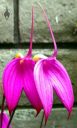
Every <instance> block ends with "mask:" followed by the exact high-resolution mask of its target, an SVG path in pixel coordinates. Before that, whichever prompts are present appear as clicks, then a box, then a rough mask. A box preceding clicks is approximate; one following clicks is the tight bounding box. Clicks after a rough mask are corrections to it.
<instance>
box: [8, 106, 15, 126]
mask: <svg viewBox="0 0 77 128" xmlns="http://www.w3.org/2000/svg"><path fill="white" fill-rule="evenodd" d="M15 110H16V108H15V109H14V111H13V112H12V114H11V115H10V120H9V122H8V125H7V128H9V126H10V124H11V122H12V119H13V116H14V114H15Z"/></svg>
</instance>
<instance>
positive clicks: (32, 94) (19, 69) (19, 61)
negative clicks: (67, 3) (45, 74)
mask: <svg viewBox="0 0 77 128" xmlns="http://www.w3.org/2000/svg"><path fill="white" fill-rule="evenodd" d="M33 11H34V9H33V7H32V27H31V35H30V48H29V51H28V53H27V55H26V56H22V55H21V54H17V55H16V57H15V58H14V59H12V60H11V61H10V62H9V63H8V64H7V65H6V67H5V69H4V72H3V90H4V96H5V99H6V103H7V106H8V109H9V112H10V113H11V112H12V111H13V110H14V109H15V108H16V106H17V104H18V102H19V99H20V96H21V93H22V90H24V92H25V94H26V96H27V97H28V99H29V101H30V103H31V104H32V106H33V107H34V108H35V109H36V110H37V112H39V111H40V110H41V108H42V104H41V101H40V98H39V96H38V93H37V90H36V87H35V82H34V77H33V70H34V66H35V62H34V61H33V60H32V58H31V57H32V37H33V22H34V13H33Z"/></svg>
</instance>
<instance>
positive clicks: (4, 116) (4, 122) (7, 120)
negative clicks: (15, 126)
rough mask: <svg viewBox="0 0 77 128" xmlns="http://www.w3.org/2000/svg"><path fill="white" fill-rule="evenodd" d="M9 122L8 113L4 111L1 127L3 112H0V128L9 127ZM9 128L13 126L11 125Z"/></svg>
mask: <svg viewBox="0 0 77 128" xmlns="http://www.w3.org/2000/svg"><path fill="white" fill-rule="evenodd" d="M8 122H9V117H8V116H7V115H6V113H3V121H2V127H1V114H0V128H7V125H8ZM9 128H12V126H11V125H10V126H9Z"/></svg>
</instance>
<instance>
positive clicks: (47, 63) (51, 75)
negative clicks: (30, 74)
mask: <svg viewBox="0 0 77 128" xmlns="http://www.w3.org/2000/svg"><path fill="white" fill-rule="evenodd" d="M41 8H42V7H41ZM42 10H43V14H44V17H45V20H46V22H47V25H48V28H49V30H50V35H51V38H52V41H53V44H54V52H53V54H52V56H50V57H45V56H43V55H41V56H40V54H38V55H35V56H34V57H33V59H34V60H35V61H36V65H35V68H34V79H35V83H36V88H37V91H38V94H39V97H40V99H41V102H42V105H43V109H44V113H45V122H46V121H47V119H48V117H49V115H50V112H51V110H52V105H53V90H54V91H55V92H56V94H57V96H58V97H59V99H60V100H61V102H62V103H63V105H64V106H65V107H66V109H67V110H68V112H69V113H70V112H71V111H72V107H73V103H74V94H73V88H72V83H71V80H70V77H69V75H68V73H67V71H66V69H65V67H64V66H63V65H62V63H61V62H59V61H58V60H57V59H56V56H57V53H58V50H57V45H56V41H55V38H54V34H53V31H52V28H51V25H50V21H49V20H48V17H47V15H46V13H45V10H44V9H43V8H42ZM38 60H39V61H38Z"/></svg>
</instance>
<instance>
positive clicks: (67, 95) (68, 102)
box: [47, 59, 74, 112]
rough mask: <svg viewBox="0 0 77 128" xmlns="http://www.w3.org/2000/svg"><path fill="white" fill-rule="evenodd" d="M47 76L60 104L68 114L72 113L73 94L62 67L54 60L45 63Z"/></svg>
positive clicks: (68, 79)
mask: <svg viewBox="0 0 77 128" xmlns="http://www.w3.org/2000/svg"><path fill="white" fill-rule="evenodd" d="M47 67H48V71H47V72H48V75H49V77H48V78H49V79H51V82H52V85H53V88H54V90H55V92H56V93H57V95H58V97H59V98H60V100H61V102H62V103H63V104H64V106H65V107H66V108H67V110H68V111H69V112H71V111H72V107H73V103H74V94H73V88H72V84H71V80H70V78H69V75H68V73H67V71H66V69H65V68H64V66H63V65H62V64H61V63H60V62H59V61H58V60H56V59H51V60H48V61H47Z"/></svg>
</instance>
